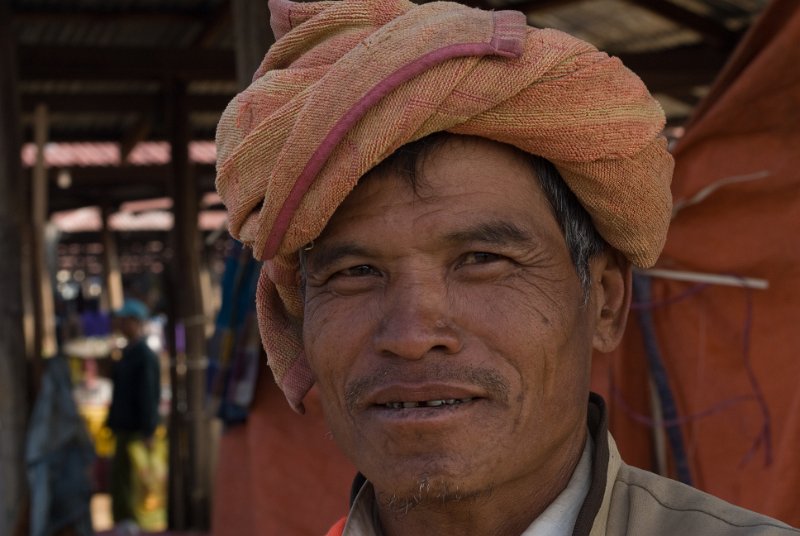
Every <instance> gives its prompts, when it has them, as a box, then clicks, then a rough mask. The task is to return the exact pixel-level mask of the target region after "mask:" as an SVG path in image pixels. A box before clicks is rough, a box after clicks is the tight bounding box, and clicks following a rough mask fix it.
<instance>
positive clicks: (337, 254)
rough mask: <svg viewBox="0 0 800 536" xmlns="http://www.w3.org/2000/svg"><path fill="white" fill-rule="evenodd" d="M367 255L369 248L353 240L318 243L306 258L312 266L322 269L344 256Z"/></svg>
mask: <svg viewBox="0 0 800 536" xmlns="http://www.w3.org/2000/svg"><path fill="white" fill-rule="evenodd" d="M367 255H369V250H367V248H365V247H363V246H361V245H358V244H355V243H353V242H343V243H338V244H325V243H316V244H315V245H314V247H313V248H312V249H311V250H309V251H308V253H307V257H306V258H307V259H308V265H309V266H310V267H311V268H316V269H320V268H324V267H326V266H329V265H331V264H333V263H335V262H336V261H338V260H339V259H342V258H344V257H350V256H354V257H357V256H367Z"/></svg>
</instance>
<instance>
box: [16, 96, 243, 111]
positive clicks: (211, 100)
mask: <svg viewBox="0 0 800 536" xmlns="http://www.w3.org/2000/svg"><path fill="white" fill-rule="evenodd" d="M232 98H233V94H230V95H222V94H220V95H207V94H204V95H187V97H186V101H187V106H188V107H189V110H191V111H193V112H216V111H221V110H224V109H225V106H227V105H228V103H229V102H230V100H231V99H232ZM20 100H21V104H22V110H23V111H25V112H33V109H34V108H35V107H36V105H37V104H38V103H40V102H43V103H45V104H47V108H48V109H49V110H50V111H51V112H58V113H70V112H74V113H85V112H113V113H126V112H146V111H150V110H156V109H157V108H158V107H159V106H161V105H162V103H163V96H162V95H160V94H146V93H23V94H22V96H21V98H20Z"/></svg>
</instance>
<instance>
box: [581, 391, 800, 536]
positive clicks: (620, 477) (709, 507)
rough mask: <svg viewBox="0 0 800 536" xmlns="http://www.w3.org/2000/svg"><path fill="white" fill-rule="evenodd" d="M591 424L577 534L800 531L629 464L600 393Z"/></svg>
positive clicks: (761, 534)
mask: <svg viewBox="0 0 800 536" xmlns="http://www.w3.org/2000/svg"><path fill="white" fill-rule="evenodd" d="M589 430H590V431H591V433H592V436H593V437H594V440H595V452H594V456H593V460H592V463H593V466H592V484H591V487H590V488H589V493H588V495H587V496H586V500H585V501H584V504H583V507H582V508H581V512H580V514H579V515H578V520H577V522H576V524H575V530H574V531H573V534H574V535H586V534H588V535H589V536H605V535H608V536H617V535H636V536H638V535H645V536H661V535H663V536H667V535H669V536H675V535H681V536H682V535H695V534H697V535H702V536H717V535H730V536H733V535H745V534H746V535H748V536H750V535H759V536H766V535H776V536H777V535H789V534H794V535H798V534H800V530H796V529H793V528H791V527H789V526H788V525H785V524H784V523H781V522H780V521H777V520H775V519H772V518H769V517H766V516H763V515H760V514H757V513H755V512H751V511H749V510H745V509H743V508H739V507H737V506H733V505H732V504H729V503H726V502H725V501H723V500H721V499H718V498H716V497H714V496H712V495H709V494H707V493H703V492H702V491H699V490H697V489H695V488H692V487H689V486H686V485H684V484H681V483H680V482H676V481H674V480H670V479H668V478H664V477H662V476H659V475H656V474H653V473H650V472H647V471H643V470H641V469H638V468H636V467H631V466H629V465H627V464H626V463H625V462H623V461H622V459H621V458H620V455H619V452H618V451H617V446H616V444H615V443H614V439H613V438H612V437H611V435H610V434H609V433H608V427H607V422H606V414H605V407H604V403H603V401H602V399H601V398H600V397H599V396H596V395H592V397H591V399H590V404H589Z"/></svg>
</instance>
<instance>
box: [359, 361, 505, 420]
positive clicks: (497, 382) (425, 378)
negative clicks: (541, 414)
mask: <svg viewBox="0 0 800 536" xmlns="http://www.w3.org/2000/svg"><path fill="white" fill-rule="evenodd" d="M409 382H411V383H432V382H435V383H445V384H446V383H453V384H459V385H467V386H470V385H472V386H477V387H479V388H480V389H481V390H483V391H485V392H486V394H487V398H491V399H493V400H497V401H500V402H503V403H505V402H507V401H508V392H509V390H510V388H509V382H508V380H507V379H506V378H505V377H504V376H503V375H502V374H500V373H498V372H497V371H496V370H494V369H490V368H483V367H467V366H453V365H452V364H449V363H443V362H440V363H436V364H432V365H426V366H424V367H419V366H408V364H391V365H390V364H387V365H384V366H381V367H379V368H376V369H375V370H374V372H372V373H370V374H368V375H365V376H363V377H361V378H357V379H355V380H352V381H350V382H348V383H347V386H346V388H345V403H346V404H347V407H348V409H350V410H355V409H357V408H358V407H359V406H360V405H361V404H363V399H364V397H365V396H366V395H367V394H368V393H370V392H372V391H375V390H377V389H380V388H382V387H384V386H388V385H393V384H398V383H409Z"/></svg>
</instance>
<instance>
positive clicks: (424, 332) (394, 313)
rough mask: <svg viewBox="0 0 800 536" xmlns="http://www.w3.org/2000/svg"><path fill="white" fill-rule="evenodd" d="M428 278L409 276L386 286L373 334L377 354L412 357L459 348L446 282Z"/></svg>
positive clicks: (451, 351)
mask: <svg viewBox="0 0 800 536" xmlns="http://www.w3.org/2000/svg"><path fill="white" fill-rule="evenodd" d="M432 279H433V278H427V280H424V281H423V280H421V279H420V280H412V281H408V282H404V283H403V284H399V285H392V286H391V288H390V289H387V292H386V294H385V295H384V303H383V307H382V309H381V318H380V321H379V323H378V328H377V330H376V331H375V334H374V337H373V344H374V345H375V350H376V351H377V352H378V353H379V354H380V355H383V356H386V357H401V358H403V359H412V360H416V359H422V358H423V357H425V356H426V355H428V354H429V353H431V352H439V353H444V354H455V353H457V352H458V351H459V350H460V349H461V345H462V340H461V334H460V333H459V330H458V329H457V326H456V325H455V324H454V322H453V316H452V310H451V304H450V303H449V299H448V292H447V286H446V284H445V283H444V282H443V281H438V280H432Z"/></svg>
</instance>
